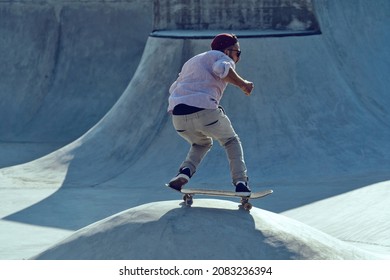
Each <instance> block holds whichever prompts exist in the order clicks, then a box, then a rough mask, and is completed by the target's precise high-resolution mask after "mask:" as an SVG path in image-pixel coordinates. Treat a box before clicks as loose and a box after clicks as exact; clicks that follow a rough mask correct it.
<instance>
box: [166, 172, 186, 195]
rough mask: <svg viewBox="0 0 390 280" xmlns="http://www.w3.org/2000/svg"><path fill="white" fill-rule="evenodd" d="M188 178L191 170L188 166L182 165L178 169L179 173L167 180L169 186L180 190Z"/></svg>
mask: <svg viewBox="0 0 390 280" xmlns="http://www.w3.org/2000/svg"><path fill="white" fill-rule="evenodd" d="M190 178H191V170H190V169H189V168H188V167H183V168H181V169H180V171H179V174H177V176H176V177H174V178H172V179H171V181H169V187H170V188H172V189H174V190H176V191H179V192H180V191H181V189H182V188H183V186H184V185H185V184H187V183H188V181H189V180H190Z"/></svg>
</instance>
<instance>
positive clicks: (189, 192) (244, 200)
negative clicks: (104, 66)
mask: <svg viewBox="0 0 390 280" xmlns="http://www.w3.org/2000/svg"><path fill="white" fill-rule="evenodd" d="M165 185H166V186H167V187H168V188H169V186H168V184H165ZM180 192H181V193H182V194H183V200H184V202H185V204H186V205H187V206H191V205H192V203H193V197H194V196H195V195H197V194H200V195H210V196H223V197H240V198H241V200H240V203H241V206H242V207H243V208H244V209H245V210H247V211H249V210H251V209H252V204H251V203H250V202H249V200H250V199H258V198H262V197H265V196H267V195H270V194H272V193H273V190H270V189H269V190H264V191H261V192H252V193H251V195H250V196H242V195H240V194H238V193H236V192H233V191H226V190H207V189H182V190H181V191H180Z"/></svg>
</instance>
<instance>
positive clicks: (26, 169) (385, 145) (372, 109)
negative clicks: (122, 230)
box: [0, 0, 390, 258]
mask: <svg viewBox="0 0 390 280" xmlns="http://www.w3.org/2000/svg"><path fill="white" fill-rule="evenodd" d="M141 2H142V3H143V1H139V2H134V3H138V4H139V5H141V4H140V3H141ZM138 4H137V5H138ZM314 4H315V5H314V7H315V12H316V15H317V17H318V21H319V24H320V27H321V31H322V34H321V35H315V36H307V37H306V36H299V37H283V38H277V37H276V38H275V37H273V38H242V39H241V40H240V44H241V49H242V59H241V61H240V63H239V64H238V65H237V70H238V71H239V73H240V74H242V76H243V77H245V78H246V79H248V80H252V81H253V82H254V83H255V91H254V93H253V95H252V96H251V97H247V96H245V95H244V94H242V93H241V92H240V91H239V90H238V89H236V88H234V87H229V88H228V90H227V91H226V93H225V96H224V98H223V103H222V105H223V106H224V107H225V109H226V111H227V114H228V115H229V117H230V119H231V121H232V123H233V125H234V126H235V128H236V130H237V132H238V134H239V135H240V138H241V140H242V142H243V146H244V152H245V155H246V162H247V165H248V169H249V170H248V171H249V177H250V184H251V186H252V188H253V190H261V189H262V188H264V187H267V188H269V187H272V188H273V189H274V194H273V195H272V197H270V198H269V199H267V200H263V201H259V204H255V206H259V207H261V208H263V209H266V210H271V211H273V212H282V211H286V210H292V209H294V208H297V207H300V206H303V205H308V204H311V203H313V202H316V201H320V200H323V199H332V198H334V197H335V196H337V195H340V194H344V193H345V194H348V193H349V192H350V191H352V190H355V189H359V188H361V187H363V186H367V185H370V184H374V183H377V182H380V181H388V180H390V175H389V170H390V141H388V140H389V139H390V127H389V123H390V111H389V109H388V108H390V98H389V95H388V89H389V88H390V85H389V83H390V81H389V79H387V76H386V75H387V73H390V54H389V51H388V46H389V42H390V32H389V29H388V26H389V23H390V22H389V17H388V14H389V11H390V2H389V1H387V0H378V1H375V3H374V2H373V1H365V0H357V1H352V0H350V1H342V2H340V1H325V0H323V1H315V3H314ZM13 7H16V6H13ZM64 13H65V12H64ZM45 15H46V14H45ZM80 24H81V23H80ZM80 28H81V27H80ZM75 29H76V30H77V28H75ZM72 30H73V29H72ZM100 34H101V33H99V32H97V34H95V35H94V36H96V38H95V41H94V42H95V43H96V44H98V43H99V42H100V39H98V38H100ZM19 39H20V38H19ZM19 39H18V40H19ZM20 40H21V39H20ZM73 40H75V39H73ZM75 43H76V42H75ZM209 45H210V40H209V39H188V38H176V39H171V38H159V37H152V36H151V37H149V38H148V40H147V43H146V46H145V48H144V52H143V55H142V58H141V60H140V63H139V66H138V68H137V70H136V72H135V74H134V76H133V78H132V79H131V81H130V82H129V83H128V86H127V88H126V89H125V90H124V91H123V93H122V95H121V96H120V97H119V98H118V99H117V100H116V103H115V104H114V105H112V106H110V109H107V108H106V109H102V108H103V107H104V106H103V105H104V104H103V103H104V100H105V99H104V98H105V97H103V93H102V94H101V95H99V96H100V97H101V98H102V99H99V100H102V102H103V103H102V104H101V106H102V107H100V108H101V109H99V110H97V111H99V112H100V115H99V116H98V115H96V118H95V119H94V120H96V121H97V122H96V123H94V125H93V126H92V125H91V124H92V123H93V122H89V121H88V122H87V121H86V122H84V119H87V117H86V115H85V114H86V113H83V110H82V109H80V110H77V111H78V113H75V111H73V109H71V108H75V107H74V106H76V107H77V106H78V105H80V104H81V107H79V108H84V107H90V106H92V105H91V104H94V103H93V100H94V98H93V97H92V96H91V97H90V98H86V99H83V100H78V99H77V98H76V99H75V98H73V97H74V96H73V97H72V95H71V96H70V98H69V99H68V98H67V95H66V93H65V92H63V94H62V95H60V98H59V101H61V102H62V101H64V102H65V103H66V102H68V103H67V104H63V106H62V105H61V108H60V109H59V110H58V111H59V112H62V113H61V114H60V115H61V116H62V115H67V117H66V118H65V119H62V117H60V118H58V119H55V118H54V119H53V115H52V114H51V113H50V112H53V111H57V110H56V109H55V107H56V106H54V107H51V105H48V107H46V104H60V103H61V102H59V103H56V102H55V99H56V98H53V99H50V98H49V95H48V96H47V97H45V98H44V99H45V100H48V101H49V100H50V102H49V103H46V102H45V101H42V102H41V103H39V102H38V103H37V104H35V105H37V106H38V107H40V106H41V105H42V107H41V108H42V109H41V110H35V111H36V112H32V113H31V112H30V113H29V115H28V117H27V116H25V117H26V118H24V120H21V121H20V122H18V123H17V124H15V127H19V128H18V131H21V133H23V135H24V136H25V138H24V139H30V140H31V139H34V138H33V137H32V136H34V135H35V136H36V137H38V135H39V137H41V139H42V140H44V139H46V138H45V136H44V135H45V134H44V132H45V131H46V127H47V124H48V123H51V122H53V125H54V123H56V122H57V121H59V122H60V123H61V125H60V126H59V127H61V126H62V127H68V126H67V124H70V126H69V127H72V126H75V127H76V128H77V129H76V128H75V129H74V130H73V129H71V130H72V133H73V134H72V133H70V134H68V133H66V132H65V131H64V134H61V133H62V132H61V133H59V135H63V136H64V137H63V138H62V137H59V139H62V140H64V139H68V138H66V137H65V136H67V135H73V136H74V137H77V139H74V141H72V142H71V143H69V144H68V145H66V146H64V147H62V148H58V149H55V150H54V151H53V152H52V153H48V154H45V156H42V157H40V158H38V159H36V160H32V161H29V162H25V163H23V164H20V165H16V166H8V167H4V168H2V169H0V191H1V193H2V194H1V195H0V197H1V199H2V200H3V201H4V203H3V201H2V202H1V203H2V205H10V206H9V208H4V209H3V210H2V211H3V213H2V217H4V218H3V220H2V223H3V224H4V225H5V226H4V228H6V227H7V226H10V224H12V225H14V224H15V223H18V225H34V226H40V227H45V229H47V231H48V232H50V231H51V230H52V229H53V228H54V229H62V230H67V231H72V232H73V231H76V230H78V229H80V228H83V227H85V226H87V225H89V224H92V223H93V222H96V221H99V220H101V219H103V218H105V217H108V216H111V215H113V214H115V213H118V212H120V211H123V210H125V209H128V208H129V207H135V206H139V205H141V204H145V203H150V202H152V201H161V200H170V199H172V195H173V194H172V193H171V192H167V191H166V189H165V188H164V187H163V184H164V183H165V182H167V180H169V179H170V178H171V177H172V176H173V175H175V174H176V172H177V168H178V166H179V164H180V163H181V161H182V160H183V158H184V156H185V154H186V152H187V150H188V146H187V144H186V143H185V142H184V141H183V140H182V139H181V138H179V136H177V135H176V133H175V131H174V129H173V128H172V124H171V121H170V117H169V115H168V114H167V113H166V108H167V105H168V103H167V98H168V88H169V86H170V84H171V83H172V82H173V81H174V80H175V78H176V77H177V74H178V72H179V71H180V68H181V66H182V64H183V63H184V62H185V61H186V59H188V58H189V57H191V56H192V55H195V54H197V53H200V52H203V51H206V50H208V49H209ZM129 46H130V45H129ZM103 49H104V48H103ZM74 51H77V52H78V49H75V50H74ZM80 52H81V51H80ZM41 53H42V54H46V52H41ZM63 59H66V61H65V62H64V63H65V65H66V63H69V62H68V61H72V59H73V58H72V56H71V55H70V54H69V56H64V57H63ZM123 63H125V64H126V63H127V62H126V61H124V62H123ZM62 65H64V64H62ZM102 65H106V64H104V63H102ZM74 67H76V66H74ZM76 68H77V67H76ZM72 69H74V68H73V67H72ZM15 71H16V70H15ZM62 71H64V72H63V73H62V74H61V75H59V76H55V77H56V79H54V80H55V81H57V80H62V85H63V86H65V85H66V86H68V85H69V86H70V85H72V83H73V79H66V80H63V79H65V77H68V76H69V75H70V74H73V72H71V71H68V70H66V71H65V70H62ZM101 71H103V70H101ZM103 73H104V72H100V74H103ZM14 74H15V72H14ZM68 74H69V75H68ZM79 74H82V73H79ZM31 75H32V74H31ZM13 76H15V75H13ZM13 76H12V77H11V78H9V79H13ZM75 76H77V75H75ZM34 77H35V76H34ZM34 77H32V78H29V83H30V84H32V81H33V80H34ZM89 77H90V78H91V77H92V75H91V76H89ZM91 79H92V78H91ZM114 80H115V79H114ZM101 81H107V83H108V84H105V82H103V86H104V87H106V86H107V87H108V88H111V86H112V80H111V79H104V76H102V75H100V76H99V79H97V80H96V82H101ZM91 83H92V81H91ZM9 84H10V85H11V86H12V87H17V86H19V84H20V81H14V82H10V83H9ZM54 85H55V83H54V82H53V84H52V87H51V88H55V87H54ZM75 85H76V86H77V88H79V85H80V84H79V83H78V82H75ZM59 88H61V87H59ZM80 88H82V87H81V86H80ZM48 92H49V93H51V91H48ZM53 93H54V92H53ZM9 96H10V95H9ZM21 96H22V97H21V99H23V97H25V96H27V94H26V92H24V93H23V94H22V95H21ZM37 96H39V94H38V93H37ZM104 96H105V95H104ZM15 98H18V99H19V97H18V96H17V95H15ZM39 98H41V97H39ZM6 100H8V101H10V102H11V101H12V99H11V98H8V99H6ZM42 100H43V99H42ZM79 102H81V103H79ZM98 103H99V102H98ZM2 107H4V108H6V107H7V106H6V105H2ZM24 107H25V108H26V107H28V106H26V105H24ZM65 108H68V109H69V110H65ZM61 110H65V111H61ZM88 110H89V109H88ZM107 110H108V111H107ZM40 112H42V113H40ZM43 112H47V113H45V114H43ZM89 112H92V109H91V111H89ZM9 116H10V114H7V116H4V118H2V119H1V122H3V123H2V125H3V131H7V132H6V134H5V135H8V136H7V137H8V139H11V140H12V139H14V140H15V139H18V138H17V137H16V136H15V135H16V134H15V133H13V132H12V131H11V132H12V133H11V134H9V133H8V130H7V129H6V128H5V127H6V123H5V124H4V119H6V118H9ZM73 116H76V117H75V118H74V119H72V118H73ZM84 117H85V118H84ZM26 120H28V121H26ZM33 123H34V125H32V124H33ZM27 124H31V128H28V129H26V130H24V129H23V127H26V125H27ZM54 126H55V125H54ZM52 127H53V126H52ZM33 128H34V129H37V131H41V132H42V134H39V133H38V132H37V133H36V134H35V132H34V133H33V131H31V129H33ZM85 130H87V131H86V132H85V133H84V131H85ZM34 131H35V130H34ZM14 132H16V131H14ZM81 134H82V135H81ZM12 135H13V136H12ZM21 135H22V134H21ZM27 135H30V136H31V137H30V138H29V137H27ZM53 135H55V134H53ZM78 136H79V137H78ZM12 137H14V138H12ZM47 137H49V136H47ZM49 138H50V137H49ZM49 138H47V139H49ZM4 139H6V138H4ZM62 140H61V141H62ZM68 141H69V139H68ZM230 181H231V179H230V177H229V171H228V165H227V160H226V155H225V153H224V151H223V149H222V148H220V147H218V144H215V145H214V147H213V149H212V151H211V152H210V154H209V155H208V156H207V158H206V159H205V161H204V162H202V165H201V166H200V167H199V170H198V172H197V173H196V175H195V176H194V177H193V179H192V180H191V184H192V186H193V187H199V188H200V187H206V188H221V189H227V188H229V187H230ZM20 190H22V191H20ZM19 191H20V192H19ZM21 193H23V194H24V195H23V196H22V197H21V196H20V194H21ZM376 194H377V196H370V200H369V201H368V204H370V203H376V201H377V200H380V199H383V193H381V192H377V193H376ZM344 198H345V197H344ZM345 199H347V198H345ZM360 199H364V198H360ZM15 201H16V202H17V203H16V204H15V203H13V202H15ZM329 205H332V203H330V204H329ZM346 205H347V204H346ZM386 205H390V204H386ZM140 207H141V206H140ZM346 207H350V206H346ZM385 208H386V207H385ZM382 210H383V211H384V213H390V209H382ZM340 211H341V210H340ZM48 213H50V215H48ZM223 213H225V212H223ZM318 213H323V214H322V216H317V217H316V221H318V220H320V221H321V220H323V219H326V218H327V216H326V211H318ZM370 213H371V214H365V215H367V217H368V215H372V216H369V217H370V219H371V218H372V220H375V213H374V214H372V212H370ZM305 217H307V216H305ZM367 217H362V218H361V219H359V217H357V220H356V221H355V222H356V223H357V224H358V223H359V222H362V224H363V223H364V221H365V220H367ZM382 220H383V221H390V218H387V217H385V218H381V221H382ZM280 221H281V223H282V224H283V223H285V222H286V223H288V222H287V221H286V220H280ZM335 222H337V223H336V225H337V226H339V227H341V228H343V227H344V223H343V222H344V221H343V220H341V219H340V220H338V221H335ZM381 223H382V222H381ZM373 227H375V225H374V224H371V228H370V231H372V230H373ZM378 228H381V229H383V228H385V229H389V228H390V227H389V226H386V225H384V224H381V225H380V227H378ZM293 229H296V228H293ZM361 229H362V231H365V230H366V229H364V227H362V228H361ZM351 230H352V229H351ZM4 232H7V234H8V235H7V236H9V238H10V239H12V238H14V237H13V236H14V232H12V231H4ZM334 232H337V229H336V230H334ZM295 234H299V232H297V233H295ZM343 234H345V232H343ZM362 236H367V235H366V234H362ZM381 236H389V234H383V235H381ZM381 236H374V237H371V238H370V242H375V244H378V246H382V247H386V246H387V245H386V244H384V242H383V240H384V239H383V237H381ZM13 240H14V242H15V243H17V244H19V243H18V241H17V240H16V239H13ZM364 240H366V239H364V238H362V239H360V240H359V242H365V241H364ZM31 242H32V243H34V242H37V243H39V242H40V240H38V241H37V240H31ZM4 244H5V243H4ZM7 244H10V243H9V242H8V243H7ZM34 244H35V243H34ZM310 244H314V243H310ZM35 245H36V248H38V247H39V248H41V247H44V246H47V244H41V243H39V244H35ZM387 248H388V247H387ZM21 250H22V249H21ZM283 250H285V249H283ZM284 252H287V251H284ZM283 254H284V253H283ZM332 254H333V253H332ZM309 255H310V254H309ZM281 256H284V257H286V258H290V257H291V255H287V254H284V255H281ZM312 256H313V257H315V254H314V255H312ZM348 256H350V257H351V255H348ZM226 257H227V256H226ZM350 257H347V258H350ZM259 258H260V257H259ZM351 258H352V257H351Z"/></svg>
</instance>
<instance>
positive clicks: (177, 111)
mask: <svg viewBox="0 0 390 280" xmlns="http://www.w3.org/2000/svg"><path fill="white" fill-rule="evenodd" d="M202 110H204V109H203V108H199V107H194V106H190V105H187V104H178V105H176V106H175V108H173V111H172V114H173V115H176V116H182V115H189V114H193V113H196V112H199V111H202Z"/></svg>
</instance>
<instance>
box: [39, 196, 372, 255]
mask: <svg viewBox="0 0 390 280" xmlns="http://www.w3.org/2000/svg"><path fill="white" fill-rule="evenodd" d="M195 204H196V205H195ZM195 204H194V206H193V207H191V208H188V207H186V206H183V207H181V206H180V205H179V201H166V202H156V203H149V204H145V205H142V206H139V207H135V208H132V209H129V210H127V211H124V212H122V213H118V214H116V215H114V216H111V217H108V218H107V219H104V220H102V221H100V222H97V223H95V224H93V225H90V226H88V227H86V228H83V229H81V230H79V231H77V232H75V233H74V234H72V235H71V236H69V237H68V238H67V239H65V240H64V241H62V242H60V243H58V244H56V245H54V246H53V247H51V248H49V249H48V250H46V251H44V252H42V253H40V254H38V255H37V256H35V257H33V259H38V260H69V259H70V260H77V259H81V260H143V259H150V260H155V259H166V260H210V259H212V260H226V259H231V260H245V259H250V260H290V259H298V260H306V259H309V260H316V259H317V260H326V259H331V260H340V259H348V260H353V259H380V257H379V256H375V255H374V254H370V253H368V252H365V251H364V250H360V249H358V248H355V247H353V246H351V245H348V244H347V243H345V242H342V241H339V240H337V239H335V238H332V237H331V236H329V235H326V234H323V233H322V232H320V231H317V230H315V229H314V228H310V227H309V226H305V225H304V224H301V223H299V222H297V221H294V220H291V219H288V218H286V217H283V216H281V215H277V214H273V213H271V212H268V211H264V210H261V209H255V208H253V209H252V210H251V212H250V213H248V212H246V211H244V210H238V207H237V204H235V203H232V202H227V201H221V200H215V199H211V200H197V201H196V203H195Z"/></svg>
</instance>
